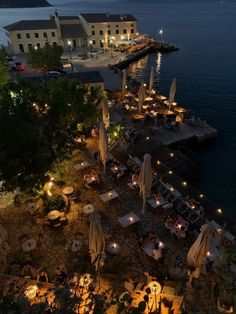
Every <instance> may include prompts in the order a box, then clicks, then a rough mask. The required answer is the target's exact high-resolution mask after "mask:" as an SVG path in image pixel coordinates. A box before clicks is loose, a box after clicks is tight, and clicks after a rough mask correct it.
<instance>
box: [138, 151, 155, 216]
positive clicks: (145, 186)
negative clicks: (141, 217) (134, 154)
mask: <svg viewBox="0 0 236 314" xmlns="http://www.w3.org/2000/svg"><path fill="white" fill-rule="evenodd" d="M138 184H139V189H140V195H142V196H143V210H142V213H143V214H144V212H145V204H146V199H147V198H148V197H150V193H151V188H152V165H151V156H150V155H149V154H145V155H144V160H143V164H142V167H141V170H140V174H139V177H138Z"/></svg>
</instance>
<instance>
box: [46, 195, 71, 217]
mask: <svg viewBox="0 0 236 314" xmlns="http://www.w3.org/2000/svg"><path fill="white" fill-rule="evenodd" d="M65 205H66V204H65V201H64V198H63V197H62V195H60V194H56V195H52V196H51V197H48V199H47V202H46V206H45V210H46V212H47V213H48V212H50V211H51V210H55V209H56V210H59V211H63V210H64V208H65Z"/></svg>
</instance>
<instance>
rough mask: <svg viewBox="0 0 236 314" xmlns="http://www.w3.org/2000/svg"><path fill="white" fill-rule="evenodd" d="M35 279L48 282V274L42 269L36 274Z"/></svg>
mask: <svg viewBox="0 0 236 314" xmlns="http://www.w3.org/2000/svg"><path fill="white" fill-rule="evenodd" d="M37 281H41V282H48V274H47V272H46V271H45V270H44V269H42V270H41V271H40V272H39V273H38V275H37Z"/></svg>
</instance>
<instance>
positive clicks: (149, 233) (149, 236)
mask: <svg viewBox="0 0 236 314" xmlns="http://www.w3.org/2000/svg"><path fill="white" fill-rule="evenodd" d="M147 238H148V240H149V241H153V240H156V234H155V232H153V231H150V232H148V234H147Z"/></svg>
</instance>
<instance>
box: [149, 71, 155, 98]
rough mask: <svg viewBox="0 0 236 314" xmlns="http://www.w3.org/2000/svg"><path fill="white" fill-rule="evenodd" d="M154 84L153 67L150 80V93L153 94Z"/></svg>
mask: <svg viewBox="0 0 236 314" xmlns="http://www.w3.org/2000/svg"><path fill="white" fill-rule="evenodd" d="M153 84H154V67H153V66H152V67H151V72H150V79H149V91H150V92H151V91H152V89H153Z"/></svg>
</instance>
